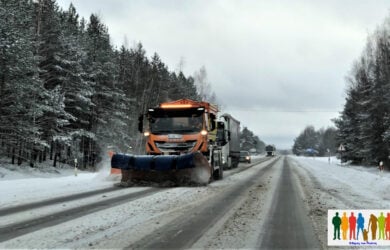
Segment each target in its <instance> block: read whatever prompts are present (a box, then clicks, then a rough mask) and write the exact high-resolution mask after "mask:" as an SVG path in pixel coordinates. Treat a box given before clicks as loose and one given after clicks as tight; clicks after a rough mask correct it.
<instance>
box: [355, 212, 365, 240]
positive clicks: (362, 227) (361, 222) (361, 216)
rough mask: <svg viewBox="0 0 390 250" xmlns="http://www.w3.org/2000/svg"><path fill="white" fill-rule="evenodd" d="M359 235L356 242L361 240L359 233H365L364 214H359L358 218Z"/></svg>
mask: <svg viewBox="0 0 390 250" xmlns="http://www.w3.org/2000/svg"><path fill="white" fill-rule="evenodd" d="M357 227H358V230H357V234H356V240H359V232H360V231H361V232H362V233H363V229H364V218H363V215H362V213H359V215H358V218H357Z"/></svg>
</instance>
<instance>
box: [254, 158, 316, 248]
mask: <svg viewBox="0 0 390 250" xmlns="http://www.w3.org/2000/svg"><path fill="white" fill-rule="evenodd" d="M290 168H291V166H290V164H289V163H288V161H287V159H286V158H285V159H284V162H283V170H282V175H281V177H280V179H279V184H278V188H277V190H276V193H275V196H274V199H273V200H272V205H271V210H270V212H269V216H268V218H267V221H266V222H265V225H266V226H265V227H264V228H263V230H264V232H265V235H264V236H263V238H262V240H261V243H260V249H272V248H273V249H275V248H277V249H281V248H292V249H308V248H309V249H318V248H320V244H319V242H318V238H317V236H316V235H315V233H314V228H313V226H312V223H311V221H310V218H309V217H308V215H307V214H308V212H307V209H306V208H305V207H304V202H303V199H304V198H303V197H302V195H301V194H300V191H299V188H298V187H297V183H296V180H295V179H294V176H293V175H292V171H291V169H290Z"/></svg>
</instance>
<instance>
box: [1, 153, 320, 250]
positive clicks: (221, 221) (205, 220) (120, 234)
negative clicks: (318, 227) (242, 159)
mask: <svg viewBox="0 0 390 250" xmlns="http://www.w3.org/2000/svg"><path fill="white" fill-rule="evenodd" d="M290 163H291V159H290V158H289V157H273V158H266V157H265V158H260V159H257V160H254V162H253V163H252V164H240V166H239V168H237V169H233V170H230V171H227V172H226V175H225V177H224V179H223V180H221V181H216V182H213V183H211V184H209V185H208V186H206V187H179V188H150V187H133V188H124V189H116V188H106V189H101V190H100V191H99V190H96V191H87V190H86V191H85V192H84V193H81V194H78V195H69V196H64V197H62V198H59V197H57V198H55V199H53V200H51V201H50V200H44V201H34V202H33V203H31V205H32V206H31V207H30V208H28V205H27V204H21V206H19V207H14V208H15V210H14V212H11V210H12V209H10V208H9V207H8V208H7V207H5V208H2V209H1V210H0V217H1V218H2V220H1V222H0V248H131V249H134V248H166V249H168V248H169V249H184V248H256V249H257V248H275V247H281V248H283V247H296V248H311V249H312V248H320V243H319V242H318V240H317V235H316V234H315V230H314V229H313V226H312V220H311V219H310V217H309V216H308V215H309V212H310V211H309V209H308V208H307V207H305V206H304V204H306V203H305V202H303V201H304V199H305V198H304V197H303V194H304V193H305V192H307V190H304V191H305V192H304V191H303V190H301V189H302V187H303V186H302V185H301V184H299V183H301V182H302V180H301V179H299V178H298V175H297V174H296V173H295V172H296V168H297V167H298V166H297V165H296V164H295V165H293V166H292V165H291V164H290ZM301 177H302V176H301ZM304 181H308V180H307V179H305V180H304ZM298 184H299V185H298ZM75 198H77V199H75ZM2 211H3V214H2V213H1V212H2ZM286 218H287V219H286ZM43 239H44V240H43Z"/></svg>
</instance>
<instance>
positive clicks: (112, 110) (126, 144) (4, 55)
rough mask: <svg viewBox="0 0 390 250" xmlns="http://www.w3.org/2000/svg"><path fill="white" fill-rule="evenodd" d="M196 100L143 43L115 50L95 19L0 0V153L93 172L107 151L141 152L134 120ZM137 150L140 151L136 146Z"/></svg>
mask: <svg viewBox="0 0 390 250" xmlns="http://www.w3.org/2000/svg"><path fill="white" fill-rule="evenodd" d="M180 98H190V99H195V100H198V99H199V95H198V94H197V90H196V87H195V82H194V79H193V78H192V77H186V76H185V75H184V74H183V73H182V72H180V73H175V72H171V71H169V70H168V68H167V66H166V65H165V64H164V63H163V62H162V61H161V59H160V57H159V56H158V55H157V54H154V55H153V57H152V58H147V56H146V51H145V50H144V48H143V47H142V44H140V43H139V44H137V45H136V46H135V47H134V48H131V49H129V48H126V47H125V46H122V47H121V48H119V49H117V48H114V47H113V46H112V45H111V44H110V36H109V34H108V30H107V27H106V26H105V25H104V24H103V23H102V22H101V20H100V18H99V17H98V16H97V15H94V14H93V15H91V16H90V18H89V20H88V21H87V20H85V19H83V18H80V17H79V15H78V14H77V11H76V9H75V8H74V6H73V5H70V7H69V9H68V10H66V11H64V10H62V9H60V8H59V7H58V5H57V4H56V2H55V0H38V1H32V0H18V1H15V0H0V155H7V156H9V157H11V159H12V163H13V164H14V163H15V164H16V163H17V164H21V163H22V161H28V162H30V164H31V166H34V164H35V163H36V162H42V161H45V160H47V159H52V160H54V165H56V164H57V162H58V161H61V162H67V163H69V162H71V161H73V159H75V158H77V159H78V161H79V163H80V165H81V166H82V167H84V168H86V167H94V166H96V163H97V162H98V161H99V156H100V155H102V154H103V153H105V152H104V151H106V150H107V146H110V145H115V146H116V147H117V148H119V150H121V151H127V150H129V149H130V147H131V150H133V151H136V150H142V149H143V143H142V141H141V140H142V139H141V137H139V134H138V132H137V117H138V115H139V114H140V113H141V112H143V111H145V109H146V108H148V107H151V106H155V105H157V104H158V103H160V102H163V101H168V100H174V99H180ZM141 145H142V146H141Z"/></svg>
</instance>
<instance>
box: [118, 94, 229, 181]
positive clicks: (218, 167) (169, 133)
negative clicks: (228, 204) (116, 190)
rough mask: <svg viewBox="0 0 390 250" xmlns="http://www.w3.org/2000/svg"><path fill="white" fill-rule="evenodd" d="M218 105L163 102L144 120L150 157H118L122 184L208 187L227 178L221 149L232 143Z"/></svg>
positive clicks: (140, 125) (143, 116)
mask: <svg viewBox="0 0 390 250" xmlns="http://www.w3.org/2000/svg"><path fill="white" fill-rule="evenodd" d="M217 114H218V108H217V106H216V105H213V104H210V103H208V102H203V101H193V100H189V99H180V100H177V101H172V102H164V103H160V104H159V105H158V106H157V107H154V108H149V109H148V110H147V112H146V113H145V114H141V115H140V116H139V121H138V130H139V131H140V132H141V133H143V135H144V136H145V137H146V145H145V146H146V155H126V154H114V155H113V156H112V158H111V167H112V168H117V169H120V170H121V174H122V179H121V184H122V185H124V186H126V183H131V182H133V181H138V180H141V181H154V182H163V181H165V180H171V181H174V182H176V183H178V184H183V183H184V184H185V183H188V182H190V183H198V184H207V183H209V182H210V181H211V180H213V179H214V180H218V179H222V178H223V163H222V147H223V146H224V145H226V144H227V143H228V138H227V137H226V135H227V134H228V133H227V132H226V131H225V126H224V123H221V122H218V121H217Z"/></svg>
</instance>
